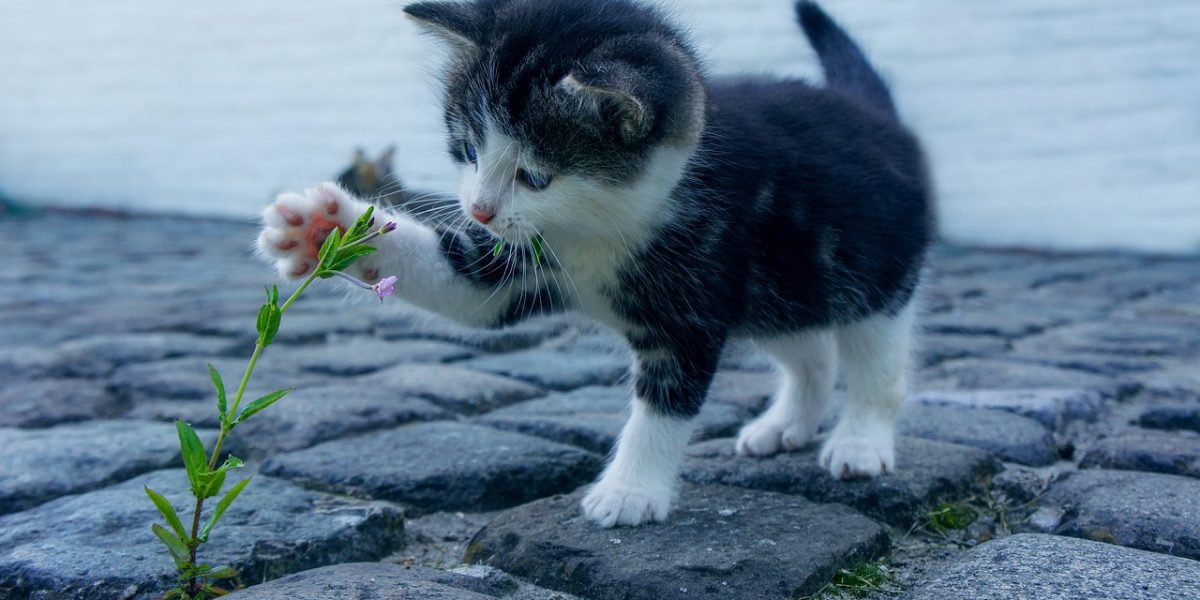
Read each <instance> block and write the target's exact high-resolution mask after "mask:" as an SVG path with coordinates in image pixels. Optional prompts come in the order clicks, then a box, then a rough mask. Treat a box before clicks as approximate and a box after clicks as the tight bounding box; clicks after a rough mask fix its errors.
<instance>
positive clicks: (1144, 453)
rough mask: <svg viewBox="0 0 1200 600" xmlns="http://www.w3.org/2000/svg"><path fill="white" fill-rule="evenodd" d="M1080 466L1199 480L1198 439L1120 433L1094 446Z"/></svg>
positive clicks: (1180, 435)
mask: <svg viewBox="0 0 1200 600" xmlns="http://www.w3.org/2000/svg"><path fill="white" fill-rule="evenodd" d="M1079 466H1080V467H1084V468H1101V469H1124V470H1130V471H1151V472H1154V473H1169V474H1172V475H1186V476H1188V477H1196V478H1200V435H1197V434H1194V433H1191V432H1178V433H1170V432H1164V431H1148V430H1142V431H1129V432H1125V433H1121V434H1118V435H1115V436H1112V437H1107V438H1104V439H1102V440H1100V441H1098V442H1096V443H1095V444H1093V445H1092V447H1091V448H1088V451H1087V453H1086V454H1084V455H1083V460H1081V461H1080V462H1079Z"/></svg>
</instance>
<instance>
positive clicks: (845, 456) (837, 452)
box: [821, 428, 896, 479]
mask: <svg viewBox="0 0 1200 600" xmlns="http://www.w3.org/2000/svg"><path fill="white" fill-rule="evenodd" d="M895 446H896V444H895V441H894V440H893V437H892V434H891V433H890V432H879V433H877V434H874V435H863V434H857V433H846V432H842V431H839V430H838V429H836V428H835V430H834V432H833V433H832V434H831V435H830V436H829V439H828V440H826V442H825V446H824V447H822V448H821V466H822V467H825V468H826V469H829V472H830V473H832V474H833V476H834V477H836V478H839V479H850V478H853V477H877V476H879V475H884V474H887V473H894V472H895V471H896V448H895Z"/></svg>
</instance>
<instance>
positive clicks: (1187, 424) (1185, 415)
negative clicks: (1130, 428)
mask: <svg viewBox="0 0 1200 600" xmlns="http://www.w3.org/2000/svg"><path fill="white" fill-rule="evenodd" d="M1138 425H1141V426H1142V427H1150V428H1152V429H1166V430H1168V431H1170V430H1176V429H1188V430H1191V431H1196V432H1200V406H1179V405H1172V404H1158V405H1152V406H1147V407H1146V408H1145V410H1143V411H1142V414H1141V415H1140V416H1138Z"/></svg>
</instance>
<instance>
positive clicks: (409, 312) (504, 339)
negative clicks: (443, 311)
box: [372, 307, 577, 352]
mask: <svg viewBox="0 0 1200 600" xmlns="http://www.w3.org/2000/svg"><path fill="white" fill-rule="evenodd" d="M401 311H403V312H401ZM372 319H373V320H374V321H375V323H376V334H377V335H379V336H380V337H382V338H383V339H386V340H396V339H409V340H415V339H429V340H442V341H445V342H452V343H456V344H462V345H464V346H468V347H470V348H475V349H477V350H483V351H484V352H514V351H517V350H524V349H526V348H531V347H533V346H536V345H538V344H540V343H542V342H544V341H546V340H548V339H550V338H553V337H555V336H557V335H560V334H562V333H563V332H564V331H566V330H567V329H568V328H570V327H571V326H572V322H573V320H574V319H577V317H572V316H565V317H551V318H535V319H530V320H529V321H526V322H524V323H520V324H518V325H514V326H512V327H505V328H503V329H480V328H476V327H467V326H466V325H460V324H458V323H455V322H453V321H449V320H447V319H443V318H441V317H437V316H434V315H432V314H430V313H422V312H417V311H415V310H414V309H411V308H408V307H404V308H403V309H399V310H396V309H392V310H388V311H386V312H383V313H381V314H379V315H377V316H373V317H372Z"/></svg>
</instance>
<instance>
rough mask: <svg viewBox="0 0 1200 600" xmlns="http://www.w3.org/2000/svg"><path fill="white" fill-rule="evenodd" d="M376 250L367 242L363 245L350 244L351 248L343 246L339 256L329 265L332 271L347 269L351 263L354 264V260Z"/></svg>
mask: <svg viewBox="0 0 1200 600" xmlns="http://www.w3.org/2000/svg"><path fill="white" fill-rule="evenodd" d="M375 250H376V248H375V247H374V246H368V245H366V244H363V245H361V246H350V247H349V248H342V249H341V250H339V251H338V253H337V258H335V259H334V261H333V263H332V264H331V265H329V270H330V271H344V270H346V267H349V266H350V265H352V264H354V261H356V260H358V259H360V258H362V257H364V256H366V255H368V254H370V253H372V252H375Z"/></svg>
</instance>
